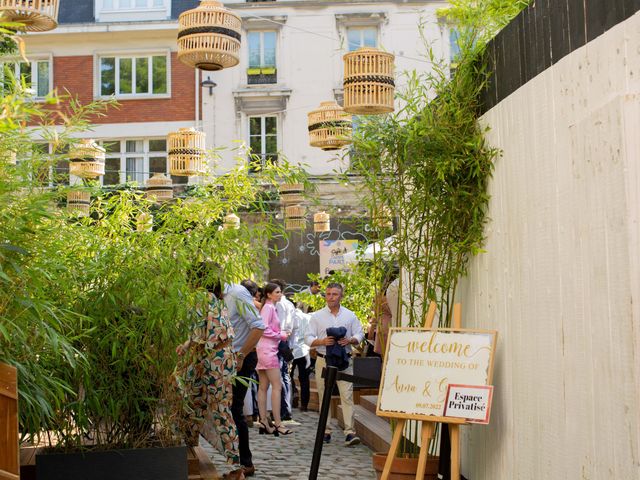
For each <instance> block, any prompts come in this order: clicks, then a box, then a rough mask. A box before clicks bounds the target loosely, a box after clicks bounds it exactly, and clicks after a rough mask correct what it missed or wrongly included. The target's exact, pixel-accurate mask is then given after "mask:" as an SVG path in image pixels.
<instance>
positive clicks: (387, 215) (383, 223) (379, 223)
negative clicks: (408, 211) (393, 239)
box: [371, 206, 393, 229]
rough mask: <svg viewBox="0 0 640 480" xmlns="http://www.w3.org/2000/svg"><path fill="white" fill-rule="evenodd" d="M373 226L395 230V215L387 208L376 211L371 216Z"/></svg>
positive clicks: (383, 207)
mask: <svg viewBox="0 0 640 480" xmlns="http://www.w3.org/2000/svg"><path fill="white" fill-rule="evenodd" d="M371 224H372V225H373V226H374V227H375V228H382V229H387V228H393V215H392V213H391V209H389V207H386V206H382V207H378V208H376V209H374V211H373V213H372V215H371Z"/></svg>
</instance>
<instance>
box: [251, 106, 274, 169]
mask: <svg viewBox="0 0 640 480" xmlns="http://www.w3.org/2000/svg"><path fill="white" fill-rule="evenodd" d="M249 147H251V153H252V154H253V155H257V156H258V157H260V158H259V160H254V159H252V160H251V162H250V169H251V170H252V171H255V170H257V169H258V168H259V167H261V166H264V165H266V164H267V163H273V162H275V161H276V160H277V159H278V118H277V117H249ZM258 162H259V163H258Z"/></svg>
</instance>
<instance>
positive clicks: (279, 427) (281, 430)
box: [274, 424, 293, 435]
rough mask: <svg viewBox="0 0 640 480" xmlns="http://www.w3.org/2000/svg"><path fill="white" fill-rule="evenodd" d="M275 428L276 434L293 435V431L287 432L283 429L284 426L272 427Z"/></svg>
mask: <svg viewBox="0 0 640 480" xmlns="http://www.w3.org/2000/svg"><path fill="white" fill-rule="evenodd" d="M274 426H275V427H276V428H275V430H276V432H277V433H278V434H279V435H291V434H292V433H293V430H289V429H288V428H287V427H285V426H284V425H282V424H280V425H274Z"/></svg>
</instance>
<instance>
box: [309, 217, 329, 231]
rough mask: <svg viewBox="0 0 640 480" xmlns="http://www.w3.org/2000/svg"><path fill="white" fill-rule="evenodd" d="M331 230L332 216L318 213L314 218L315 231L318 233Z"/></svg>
mask: <svg viewBox="0 0 640 480" xmlns="http://www.w3.org/2000/svg"><path fill="white" fill-rule="evenodd" d="M329 230H331V216H330V215H329V214H328V213H326V212H318V213H316V214H315V215H314V216H313V231H314V232H316V233H321V232H328V231H329Z"/></svg>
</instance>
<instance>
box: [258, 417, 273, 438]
mask: <svg viewBox="0 0 640 480" xmlns="http://www.w3.org/2000/svg"><path fill="white" fill-rule="evenodd" d="M258 425H260V428H259V430H258V433H259V434H260V435H265V434H267V435H275V436H276V437H277V436H278V429H277V428H274V427H272V426H271V425H269V421H267V422H266V425H265V424H264V422H263V421H262V420H260V421H259V422H258Z"/></svg>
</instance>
